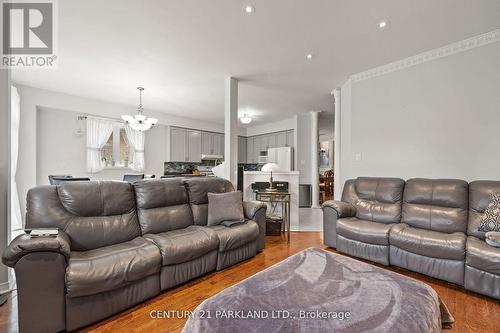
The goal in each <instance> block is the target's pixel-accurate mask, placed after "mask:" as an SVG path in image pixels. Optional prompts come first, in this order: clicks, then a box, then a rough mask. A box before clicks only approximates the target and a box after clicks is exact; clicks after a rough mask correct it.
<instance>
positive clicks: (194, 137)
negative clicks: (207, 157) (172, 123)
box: [169, 127, 201, 162]
mask: <svg viewBox="0 0 500 333" xmlns="http://www.w3.org/2000/svg"><path fill="white" fill-rule="evenodd" d="M169 145H170V161H171V162H200V161H201V132H200V131H196V130H188V129H185V128H178V127H171V128H170V142H169Z"/></svg>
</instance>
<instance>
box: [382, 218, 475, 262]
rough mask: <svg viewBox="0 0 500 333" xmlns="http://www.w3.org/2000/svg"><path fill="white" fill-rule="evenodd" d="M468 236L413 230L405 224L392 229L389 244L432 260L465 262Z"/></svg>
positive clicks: (457, 233) (456, 233)
mask: <svg viewBox="0 0 500 333" xmlns="http://www.w3.org/2000/svg"><path fill="white" fill-rule="evenodd" d="M465 241H466V236H465V234H464V233H462V232H454V233H451V234H447V233H443V232H439V231H432V230H426V229H419V228H413V227H410V226H409V225H407V224H405V223H399V224H396V225H394V226H393V227H392V229H391V232H390V235H389V242H390V244H391V246H396V247H398V248H400V249H402V250H405V251H408V252H411V253H415V254H419V255H422V256H426V257H431V258H440V259H450V260H464V259H465Z"/></svg>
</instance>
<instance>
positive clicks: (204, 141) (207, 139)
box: [201, 132, 213, 155]
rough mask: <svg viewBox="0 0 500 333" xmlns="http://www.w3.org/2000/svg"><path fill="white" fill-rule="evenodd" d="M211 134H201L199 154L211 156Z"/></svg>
mask: <svg viewBox="0 0 500 333" xmlns="http://www.w3.org/2000/svg"><path fill="white" fill-rule="evenodd" d="M212 135H213V134H212V133H208V132H203V133H201V153H202V154H203V155H212Z"/></svg>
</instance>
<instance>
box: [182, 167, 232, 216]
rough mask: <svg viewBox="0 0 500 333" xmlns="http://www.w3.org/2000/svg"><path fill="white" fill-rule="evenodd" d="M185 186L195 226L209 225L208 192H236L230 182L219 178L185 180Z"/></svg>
mask: <svg viewBox="0 0 500 333" xmlns="http://www.w3.org/2000/svg"><path fill="white" fill-rule="evenodd" d="M184 184H185V186H186V188H187V191H188V195H189V203H190V205H191V211H192V212H193V219H194V224H196V225H207V221H208V195H207V194H208V192H211V193H225V192H231V191H234V187H233V185H232V184H231V182H230V181H228V180H225V179H222V178H218V177H199V178H190V179H185V180H184Z"/></svg>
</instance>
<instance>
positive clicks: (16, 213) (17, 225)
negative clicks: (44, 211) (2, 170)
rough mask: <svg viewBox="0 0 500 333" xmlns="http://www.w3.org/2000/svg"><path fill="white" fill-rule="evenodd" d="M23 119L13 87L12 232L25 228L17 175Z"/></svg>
mask: <svg viewBox="0 0 500 333" xmlns="http://www.w3.org/2000/svg"><path fill="white" fill-rule="evenodd" d="M20 118H21V99H20V97H19V93H18V92H17V88H16V87H11V116H10V121H11V124H10V126H11V132H10V134H11V151H10V158H11V165H10V167H11V173H10V174H11V180H10V188H11V199H10V209H11V218H12V220H11V230H19V229H22V228H23V220H22V217H21V207H20V205H19V194H18V192H17V183H16V173H17V158H18V152H19V121H20Z"/></svg>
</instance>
